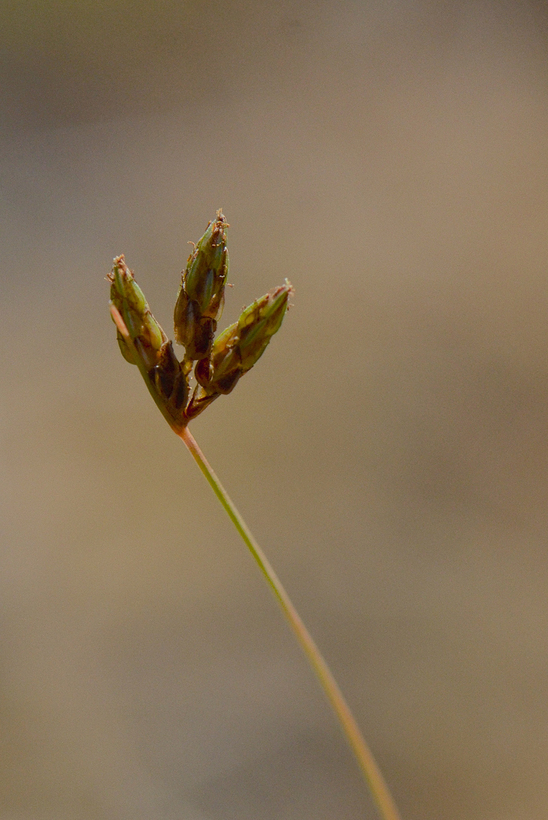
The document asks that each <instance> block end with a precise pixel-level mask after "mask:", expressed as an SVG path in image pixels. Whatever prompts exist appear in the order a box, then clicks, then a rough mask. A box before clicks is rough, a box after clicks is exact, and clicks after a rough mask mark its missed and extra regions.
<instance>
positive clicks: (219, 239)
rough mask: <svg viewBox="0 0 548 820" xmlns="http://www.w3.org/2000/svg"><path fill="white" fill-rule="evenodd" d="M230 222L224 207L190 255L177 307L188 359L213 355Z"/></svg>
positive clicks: (177, 327) (176, 323)
mask: <svg viewBox="0 0 548 820" xmlns="http://www.w3.org/2000/svg"><path fill="white" fill-rule="evenodd" d="M226 228H228V224H227V222H226V219H225V217H224V216H223V214H222V213H221V211H217V216H216V218H215V219H214V220H213V222H210V223H209V225H208V226H207V229H206V232H205V233H204V235H203V236H202V238H201V239H200V240H199V242H198V243H197V245H196V246H195V248H194V250H193V252H192V253H191V255H190V256H189V258H188V262H187V266H186V269H185V271H184V273H183V275H182V280H181V286H180V288H179V293H178V294H177V302H176V303H175V311H174V317H173V318H174V326H175V341H177V342H178V343H179V344H181V345H184V347H185V355H186V358H187V359H190V360H196V359H202V358H204V357H206V356H209V353H210V351H211V346H212V344H213V337H214V335H215V331H216V329H217V321H218V319H219V318H220V316H221V313H222V310H223V305H224V293H225V285H226V280H227V276H228V249H227V246H226Z"/></svg>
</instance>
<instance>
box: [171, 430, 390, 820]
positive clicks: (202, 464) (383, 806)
mask: <svg viewBox="0 0 548 820" xmlns="http://www.w3.org/2000/svg"><path fill="white" fill-rule="evenodd" d="M176 432H177V431H176ZM177 435H179V436H180V438H182V440H183V441H184V443H185V444H186V446H187V447H188V449H189V450H190V452H191V454H192V456H193V458H194V459H195V461H196V463H197V464H198V467H199V468H200V470H201V471H202V473H203V474H204V476H205V478H206V480H207V482H208V484H209V485H210V487H211V489H212V490H213V492H214V493H215V495H216V496H217V498H218V499H219V501H220V502H221V504H222V506H223V508H224V510H225V512H226V513H227V515H228V517H229V518H230V520H231V521H232V523H233V524H234V526H235V527H236V529H237V531H238V532H239V534H240V536H241V537H242V539H243V541H244V543H245V544H246V546H247V547H248V549H249V551H250V552H251V554H252V556H253V558H254V559H255V561H256V562H257V564H258V565H259V569H260V570H261V572H262V573H263V575H264V577H265V578H266V582H267V584H268V585H269V587H270V589H271V590H272V592H273V593H274V596H275V597H276V599H277V601H278V603H279V604H280V606H281V608H282V610H283V612H284V614H285V616H286V618H287V620H288V622H289V625H290V626H291V628H292V630H293V632H294V633H295V635H296V637H297V640H298V642H299V643H300V645H301V647H302V649H303V651H304V653H305V655H306V656H307V658H308V660H309V662H310V665H311V666H312V668H313V670H314V672H315V673H316V676H317V677H318V680H319V681H320V683H321V685H322V687H323V690H324V692H325V694H326V695H327V698H328V700H329V702H330V703H331V706H332V707H333V710H334V712H335V714H336V715H337V717H338V719H339V721H340V724H341V726H342V730H343V732H344V734H345V736H346V739H347V740H348V743H349V744H350V747H351V748H352V750H353V752H354V754H355V755H356V758H357V760H358V763H359V766H360V768H361V771H362V773H363V775H364V777H365V780H366V782H367V784H368V786H369V789H370V790H371V794H372V796H373V799H374V800H375V803H376V804H377V807H378V809H379V812H380V815H381V817H382V818H383V820H401V817H400V814H399V812H398V809H397V808H396V804H395V803H394V800H393V799H392V795H391V794H390V791H389V789H388V786H387V784H386V782H385V780H384V777H383V776H382V773H381V771H380V769H379V767H378V765H377V763H376V761H375V758H374V757H373V753H372V752H371V750H370V748H369V746H368V745H367V743H366V742H365V739H364V737H363V735H362V733H361V731H360V729H359V727H358V724H357V723H356V720H355V719H354V716H353V715H352V712H351V711H350V708H349V706H348V704H347V702H346V700H345V699H344V696H343V694H342V692H341V690H340V689H339V686H338V684H337V682H336V680H335V678H334V677H333V674H332V672H331V670H330V668H329V666H328V665H327V662H326V661H325V660H324V658H323V656H322V654H321V652H320V650H319V649H318V647H317V646H316V644H315V642H314V640H313V638H312V636H311V635H310V633H309V631H308V629H307V628H306V626H305V625H304V623H303V622H302V620H301V617H300V615H299V613H298V612H297V610H296V609H295V607H294V606H293V604H292V602H291V599H290V598H289V596H288V594H287V592H286V591H285V589H284V587H283V586H282V583H281V581H280V579H279V578H278V576H277V575H276V573H275V572H274V570H273V569H272V567H271V565H270V562H269V561H268V559H267V557H266V555H265V554H264V552H263V551H262V549H261V548H260V546H259V545H258V544H257V542H256V541H255V538H254V537H253V535H252V534H251V532H250V530H249V528H248V527H247V524H246V523H245V521H244V520H243V518H242V516H241V515H240V513H239V512H238V510H237V509H236V507H235V506H234V503H233V501H232V500H231V498H230V496H229V495H228V493H227V492H226V490H225V489H224V487H223V486H222V484H221V482H220V481H219V479H218V477H217V475H216V474H215V472H214V471H213V469H212V468H211V466H210V464H209V463H208V461H207V459H206V457H205V456H204V454H203V453H202V451H201V449H200V447H199V446H198V444H197V442H196V439H195V438H194V436H193V435H192V433H191V432H190V431H189V429H188V427H185V429H184V430H182V431H180V432H177Z"/></svg>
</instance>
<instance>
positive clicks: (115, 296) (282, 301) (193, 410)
mask: <svg viewBox="0 0 548 820" xmlns="http://www.w3.org/2000/svg"><path fill="white" fill-rule="evenodd" d="M227 228H228V224H227V222H226V219H225V217H224V215H223V214H222V212H221V211H217V214H216V217H215V219H214V220H213V221H212V222H210V223H209V225H208V226H207V229H206V231H205V233H204V235H203V236H202V238H201V239H200V240H199V242H198V243H197V244H196V245H194V249H193V251H192V253H191V254H190V256H189V258H188V261H187V264H186V268H185V270H184V271H183V273H182V276H181V284H180V286H179V292H178V294H177V300H176V303H175V310H174V336H175V341H176V342H177V343H178V344H179V345H182V347H183V348H184V355H183V357H182V359H181V360H179V359H178V358H177V356H176V354H175V351H174V349H173V344H172V342H171V341H170V340H169V339H168V337H167V335H166V333H165V332H164V330H163V329H162V327H161V326H160V325H159V323H158V322H157V321H156V319H155V318H154V316H153V315H152V313H151V311H150V308H149V306H148V303H147V301H146V299H145V296H144V294H143V292H142V290H141V288H140V287H139V285H138V284H137V282H136V281H135V278H134V275H133V272H132V271H131V270H129V268H128V267H127V265H126V263H125V260H124V257H123V256H118V257H117V258H116V259H115V260H114V265H113V268H112V271H111V273H110V274H109V275H108V277H107V278H108V280H109V281H110V283H111V287H110V312H111V315H112V318H113V320H114V322H115V324H116V329H117V340H118V344H119V347H120V350H121V353H122V355H123V356H124V358H125V359H126V360H127V361H128V362H129V363H130V364H134V365H137V367H138V368H139V371H140V373H141V376H142V377H143V379H144V381H145V384H146V386H147V387H148V390H149V392H150V394H151V396H152V398H153V399H154V401H155V402H156V405H157V406H158V408H159V410H160V412H161V413H162V414H163V416H164V418H165V419H166V421H167V422H168V424H169V426H170V427H171V429H172V430H173V432H174V433H175V434H176V435H177V436H179V438H181V439H182V440H183V442H184V444H185V445H186V446H187V448H188V450H189V452H190V453H191V455H192V456H193V458H194V459H195V461H196V463H197V465H198V467H199V468H200V470H201V472H202V473H203V475H204V476H205V478H206V480H207V482H208V483H209V485H210V487H211V488H212V490H213V492H214V493H215V495H216V496H217V498H218V500H219V502H220V503H221V505H222V507H223V508H224V510H225V512H226V513H227V515H228V517H229V518H230V520H231V521H232V523H233V524H234V526H235V528H236V530H237V531H238V533H239V535H240V536H241V538H242V540H243V542H244V543H245V545H246V546H247V548H248V549H249V551H250V552H251V555H252V556H253V558H254V559H255V561H256V563H257V564H258V566H259V569H260V570H261V572H262V573H263V575H264V577H265V580H266V582H267V584H268V586H269V587H270V589H271V591H272V592H273V594H274V596H275V598H276V599H277V601H278V603H279V605H280V607H281V609H282V611H283V614H284V615H285V617H286V619H287V622H288V624H289V626H290V627H291V629H292V630H293V632H294V634H295V637H296V639H297V641H298V643H299V644H300V646H301V648H302V649H303V651H304V653H305V655H306V657H307V658H308V661H309V663H310V665H311V667H312V669H313V671H314V673H315V675H316V677H317V679H318V681H319V683H320V684H321V686H322V688H323V690H324V692H325V694H326V696H327V698H328V700H329V702H330V703H331V706H332V708H333V711H334V712H335V715H336V717H337V718H338V720H339V723H340V726H341V728H342V731H343V733H344V735H345V737H346V739H347V741H348V743H349V745H350V747H351V749H352V750H353V752H354V754H355V756H356V759H357V761H358V764H359V767H360V769H361V771H362V774H363V776H364V778H365V781H366V783H367V785H368V786H369V789H370V791H371V795H372V797H373V800H374V801H375V803H376V806H377V808H378V811H379V814H380V816H381V818H382V819H383V820H400V815H399V812H398V810H397V808H396V805H395V803H394V800H393V799H392V796H391V794H390V791H389V789H388V786H387V785H386V782H385V780H384V778H383V776H382V773H381V771H380V769H379V767H378V765H377V763H376V761H375V759H374V757H373V754H372V752H371V750H370V749H369V746H368V745H367V743H366V741H365V739H364V737H363V735H362V733H361V731H360V729H359V726H358V724H357V722H356V720H355V718H354V716H353V715H352V713H351V711H350V708H349V706H348V704H347V702H346V700H345V698H344V696H343V694H342V692H341V690H340V688H339V686H338V684H337V682H336V680H335V678H334V677H333V674H332V672H331V670H330V668H329V666H328V664H327V662H326V661H325V659H324V658H323V656H322V654H321V653H320V651H319V649H318V647H317V646H316V644H315V642H314V640H313V638H312V636H311V635H310V633H309V631H308V629H307V628H306V626H305V625H304V623H303V621H302V619H301V617H300V616H299V614H298V612H297V610H296V609H295V607H294V605H293V603H292V602H291V600H290V598H289V596H288V594H287V592H286V591H285V589H284V587H283V585H282V583H281V581H280V579H279V578H278V576H277V575H276V573H275V572H274V570H273V568H272V566H271V565H270V562H269V561H268V559H267V557H266V555H265V554H264V552H263V550H262V549H261V547H260V546H259V545H258V543H257V541H256V540H255V538H254V536H253V535H252V533H251V531H250V530H249V528H248V526H247V525H246V523H245V521H244V520H243V518H242V516H241V515H240V513H239V512H238V510H237V509H236V507H235V505H234V502H233V501H232V500H231V498H230V497H229V495H228V493H227V492H226V490H225V489H224V487H223V486H222V484H221V482H220V481H219V479H218V477H217V475H216V474H215V472H214V471H213V469H212V468H211V466H210V464H209V462H208V461H207V459H206V457H205V456H204V454H203V453H202V451H201V449H200V447H199V446H198V444H197V442H196V440H195V438H194V436H193V435H192V433H191V432H190V430H189V429H188V425H189V422H190V421H192V419H194V418H195V417H196V416H197V415H199V414H200V413H202V412H203V411H204V410H205V409H206V408H207V407H208V406H209V405H210V404H211V403H212V402H213V401H215V399H217V398H218V397H219V396H221V395H227V394H228V393H230V392H232V390H233V389H234V388H235V386H236V384H237V383H238V381H239V380H240V378H241V377H242V376H243V375H244V374H245V373H247V371H248V370H250V369H251V368H252V367H253V365H254V364H255V363H256V362H257V361H258V359H259V358H260V357H261V356H262V354H263V353H264V351H265V349H266V347H267V346H268V344H269V342H270V340H271V338H272V336H273V335H274V334H275V333H276V332H277V331H278V330H279V328H280V326H281V324H282V321H283V319H284V316H285V314H286V311H287V309H288V306H289V299H290V297H291V295H292V293H293V287H292V286H291V284H290V282H289V281H288V280H287V279H286V280H285V283H284V284H283V285H279V286H278V287H276V288H274V289H273V290H271V291H269V292H268V293H267V294H265V295H264V296H262V297H261V298H260V299H257V300H256V301H255V302H253V303H252V304H251V305H249V306H248V307H246V308H244V310H243V312H242V314H241V315H240V317H239V319H238V321H237V322H234V324H232V325H230V326H229V327H227V328H226V329H225V330H223V331H222V332H221V333H220V334H219V335H218V336H215V333H216V331H217V322H218V320H219V319H220V316H221V313H222V310H223V305H224V298H225V288H226V286H227V277H228V265H229V262H228V249H227V243H226V229H227Z"/></svg>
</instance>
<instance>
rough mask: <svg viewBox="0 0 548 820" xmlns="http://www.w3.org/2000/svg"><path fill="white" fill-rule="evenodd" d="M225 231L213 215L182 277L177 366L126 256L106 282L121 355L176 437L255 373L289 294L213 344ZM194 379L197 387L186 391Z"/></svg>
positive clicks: (269, 299)
mask: <svg viewBox="0 0 548 820" xmlns="http://www.w3.org/2000/svg"><path fill="white" fill-rule="evenodd" d="M227 228H228V224H227V222H226V219H225V217H224V215H223V214H222V213H221V211H217V215H216V218H215V219H214V220H213V221H212V222H210V223H209V225H208V226H207V229H206V231H205V233H204V235H203V236H202V238H201V239H200V240H199V242H198V243H197V244H196V245H195V246H194V249H193V251H192V253H191V254H190V256H189V258H188V261H187V264H186V268H185V270H184V271H183V273H182V275H181V284H180V287H179V292H178V294H177V301H176V303H175V311H174V334H175V341H176V342H177V343H178V344H180V345H182V346H183V347H184V350H185V352H184V356H183V358H182V360H179V359H178V358H177V356H176V354H175V351H174V349H173V344H172V342H171V341H170V340H169V339H168V337H167V335H166V333H165V332H164V330H163V329H162V327H161V326H160V325H159V323H158V322H157V321H156V319H155V318H154V316H153V315H152V312H151V310H150V308H149V306H148V303H147V301H146V299H145V296H144V294H143V291H142V290H141V288H140V287H139V285H138V284H137V282H136V281H135V277H134V275H133V272H132V271H131V270H130V269H129V268H128V267H127V265H126V263H125V259H124V256H118V257H116V259H115V260H114V265H113V268H112V271H111V273H110V274H109V275H108V277H107V278H108V280H109V281H110V283H111V288H110V299H111V306H112V307H111V310H112V312H113V317H114V318H115V321H116V324H117V326H118V329H117V338H118V344H119V346H120V350H121V352H122V355H123V356H124V358H125V359H126V360H127V361H128V362H130V363H131V364H136V365H137V366H138V367H139V370H140V371H141V373H142V375H143V377H144V378H145V381H146V382H147V386H148V388H149V390H150V392H151V393H152V394H153V397H154V399H155V401H156V403H157V404H158V405H159V407H160V408H161V409H162V412H163V413H164V415H165V416H166V418H167V419H168V421H169V422H170V424H171V425H172V427H173V428H174V429H176V430H181V429H183V428H184V427H186V425H187V424H188V422H189V421H191V419H193V418H195V417H196V416H197V415H198V414H199V413H201V412H202V411H203V410H205V408H206V407H208V406H209V405H210V404H211V402H213V401H214V400H215V399H216V398H218V396H221V395H226V394H227V393H230V392H231V391H232V390H233V389H234V387H235V386H236V384H237V382H238V381H239V379H240V378H241V377H242V376H243V375H244V373H247V371H248V370H250V369H251V368H252V367H253V365H254V364H255V363H256V362H257V360H258V359H259V358H260V357H261V356H262V354H263V353H264V351H265V349H266V347H267V345H268V343H269V342H270V339H271V338H272V336H273V335H274V333H276V331H277V330H278V329H279V327H280V325H281V323H282V321H283V318H284V316H285V313H286V310H287V307H288V303H289V298H290V296H291V294H292V293H293V288H292V286H291V284H290V283H289V281H288V280H287V279H286V280H285V283H284V284H283V285H279V286H278V287H276V288H274V289H273V290H271V291H269V292H268V293H266V294H265V295H264V296H262V297H261V298H260V299H257V300H256V301H255V302H253V304H251V305H249V307H246V308H244V310H243V312H242V314H241V315H240V318H239V319H238V321H237V322H234V324H232V325H230V326H229V327H227V328H226V329H225V330H224V331H223V332H222V333H220V334H219V335H218V336H217V338H215V333H216V330H217V322H218V320H219V319H220V316H221V313H222V310H223V305H224V298H225V287H226V284H227V277H228V266H229V262H228V249H227V244H226V229H227ZM124 326H125V327H124ZM192 374H193V375H194V378H195V385H194V387H193V388H192V389H191V376H192Z"/></svg>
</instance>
